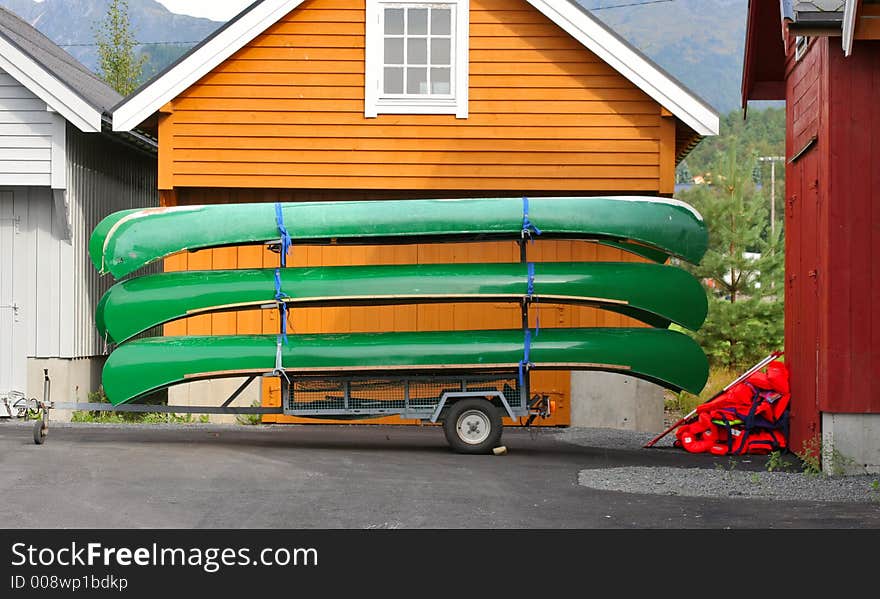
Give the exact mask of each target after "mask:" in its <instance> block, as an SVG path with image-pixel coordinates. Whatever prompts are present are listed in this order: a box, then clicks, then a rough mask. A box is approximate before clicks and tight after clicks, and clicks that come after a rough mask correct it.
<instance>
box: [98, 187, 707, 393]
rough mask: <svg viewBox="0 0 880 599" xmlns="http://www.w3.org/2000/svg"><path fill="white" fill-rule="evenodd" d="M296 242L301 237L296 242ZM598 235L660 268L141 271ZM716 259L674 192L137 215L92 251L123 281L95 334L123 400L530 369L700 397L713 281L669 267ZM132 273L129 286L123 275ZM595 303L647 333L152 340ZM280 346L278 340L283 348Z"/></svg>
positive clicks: (131, 213) (109, 230)
mask: <svg viewBox="0 0 880 599" xmlns="http://www.w3.org/2000/svg"><path fill="white" fill-rule="evenodd" d="M284 233H287V234H288V235H289V237H288V238H287V239H286V240H285V239H284V235H283V234H284ZM524 237H530V238H531V239H532V240H537V241H536V242H540V240H541V239H585V240H593V241H596V242H599V243H603V244H607V245H611V246H614V247H618V248H621V249H624V250H626V251H629V252H632V253H634V254H637V255H640V256H642V257H645V258H648V259H650V260H652V261H653V262H651V263H643V262H642V263H636V262H633V263H630V262H564V263H534V264H526V263H513V264H436V265H409V264H403V265H381V266H337V267H314V268H281V269H277V270H276V269H239V270H218V271H187V272H171V273H162V274H150V275H142V276H130V275H132V273H135V272H136V271H137V270H138V269H141V268H143V267H144V266H146V265H148V264H151V263H153V262H156V261H158V260H161V259H163V258H166V257H168V256H170V255H173V254H175V253H177V252H180V251H186V250H196V249H207V248H215V247H223V246H230V245H243V244H273V243H275V244H278V243H281V244H285V243H286V242H290V243H292V245H293V246H294V247H295V246H297V245H300V244H322V243H337V244H345V243H349V244H357V243H360V244H367V243H369V244H373V243H401V244H402V243H435V242H460V241H481V240H504V239H508V240H522V239H523V238H524ZM706 247H707V234H706V229H705V225H704V223H703V221H702V218H701V217H700V215H699V214H698V213H697V212H696V211H694V210H693V209H692V208H691V207H690V206H687V205H686V204H684V203H682V202H679V201H676V200H670V199H666V198H652V197H629V196H624V197H584V198H572V197H563V198H530V199H529V200H524V199H523V198H490V199H461V200H392V201H387V200H386V201H372V202H368V201H363V202H302V203H286V204H275V205H273V204H231V205H207V206H184V207H175V208H158V209H144V210H126V211H121V212H117V213H114V214H111V215H110V216H108V217H107V218H105V219H104V220H103V221H102V222H101V223H99V225H98V226H97V227H96V228H95V230H94V232H93V234H92V237H91V239H90V244H89V249H90V257H91V260H92V262H93V264H94V265H95V267H96V268H97V269H98V270H99V272H101V273H109V274H111V275H112V276H113V277H114V278H117V279H122V280H120V281H119V282H118V283H116V284H115V285H114V286H113V287H112V288H111V289H110V290H109V291H108V292H107V293H106V294H105V295H104V297H103V298H102V299H101V301H100V303H99V306H98V309H97V312H96V323H97V326H98V329H99V331H100V332H101V334H102V336H104V337H105V338H106V339H107V340H108V341H109V342H111V343H113V344H114V345H115V348H114V350H113V351H112V352H111V354H110V356H109V357H108V359H107V362H106V364H105V366H104V373H103V379H104V380H103V382H104V391H105V393H106V394H107V396H108V398H109V399H110V401H111V402H112V403H113V404H114V405H118V404H122V403H126V402H130V401H135V400H137V399H138V398H140V397H143V396H144V395H146V394H148V393H150V392H152V391H155V390H158V389H162V388H165V387H168V386H171V385H175V384H179V383H185V382H188V381H191V380H196V379H202V378H214V377H223V376H243V375H250V374H263V373H269V372H272V371H273V370H275V368H276V365H277V364H276V361H277V359H278V358H280V359H281V363H282V366H283V368H284V369H285V370H286V371H287V372H288V373H291V374H293V375H295V374H296V373H297V372H300V373H315V372H334V371H346V372H350V371H371V372H373V371H379V370H420V371H434V370H448V369H455V370H481V369H497V368H500V367H501V368H503V367H511V368H516V367H517V366H518V365H519V364H520V362H521V361H523V359H524V352H526V353H527V354H528V355H527V362H528V364H529V366H530V367H531V368H536V369H541V368H544V369H561V370H578V369H589V370H604V371H610V372H621V373H625V374H628V375H631V376H635V377H638V378H642V379H645V380H649V381H652V382H654V383H657V384H659V385H661V386H663V387H666V388H669V389H673V390H682V389H683V390H687V391H690V392H692V393H698V392H699V391H700V390H702V388H703V387H704V385H705V382H706V379H707V377H708V363H707V361H706V357H705V355H704V354H703V352H702V350H701V349H700V347H699V346H698V345H697V344H696V343H695V342H694V341H693V340H692V339H691V337H690V336H688V335H686V334H684V333H680V332H677V331H675V330H671V329H670V328H669V327H670V325H672V324H674V325H678V326H680V327H684V328H687V329H690V330H697V329H699V327H700V326H701V325H702V323H703V320H704V319H705V317H706V309H707V301H706V295H705V292H704V291H703V288H702V286H701V285H700V283H699V281H697V280H696V279H695V278H694V277H693V276H691V275H690V274H689V273H687V272H686V271H684V270H683V269H680V268H678V267H675V266H671V265H667V264H664V262H666V261H667V260H668V259H669V258H678V259H681V260H685V261H688V262H692V263H697V262H699V260H700V259H701V258H702V256H703V254H704V253H705V251H706ZM127 276H128V277H129V278H127V279H123V277H127ZM446 301H449V302H462V301H466V302H485V301H489V302H505V301H509V302H516V303H519V302H523V301H525V302H533V301H539V302H543V303H570V304H583V305H592V306H597V307H600V308H602V309H605V310H610V311H614V312H617V313H620V314H624V315H627V316H630V317H633V318H635V319H637V320H640V321H642V322H644V323H646V324H648V325H649V327H650V328H648V327H637V328H570V329H553V328H545V329H541V330H540V332H536V333H537V334H534V333H530V334H528V335H524V331H522V330H518V329H517V330H485V331H468V332H462V331H440V332H413V333H352V334H344V335H334V334H324V335H290V336H288V337H287V339H285V340H284V341H283V342H280V341H279V338H278V336H276V335H249V336H242V335H228V336H211V337H189V336H188V337H155V338H146V339H133V338H134V337H136V336H137V335H138V334H140V333H143V332H144V331H146V330H148V329H150V328H152V327H155V326H157V325H161V324H164V323H167V322H172V321H174V320H176V319H179V318H185V317H188V316H192V315H195V314H206V313H214V312H220V311H230V310H242V309H249V308H254V307H259V306H276V305H281V304H283V305H284V306H285V307H286V308H287V309H294V310H295V309H296V307H297V306H334V305H337V306H338V305H355V304H367V305H378V304H401V303H409V304H411V303H427V302H430V303H436V302H446ZM279 343H280V345H279Z"/></svg>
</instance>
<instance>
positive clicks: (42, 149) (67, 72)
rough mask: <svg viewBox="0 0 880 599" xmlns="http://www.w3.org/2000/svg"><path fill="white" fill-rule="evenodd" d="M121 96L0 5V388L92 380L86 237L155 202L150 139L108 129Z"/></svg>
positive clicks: (95, 286) (82, 386) (31, 393)
mask: <svg viewBox="0 0 880 599" xmlns="http://www.w3.org/2000/svg"><path fill="white" fill-rule="evenodd" d="M121 99H122V98H121V96H120V95H119V94H118V93H116V92H115V91H114V90H113V89H111V88H110V87H109V86H108V85H106V84H105V83H104V82H103V81H102V80H101V79H99V78H98V77H97V76H95V75H94V74H93V73H91V72H90V71H89V70H88V69H86V67H84V66H83V65H82V64H80V63H79V62H77V61H76V60H75V59H74V58H73V57H71V56H70V55H69V54H68V53H67V52H65V51H64V50H62V49H61V48H59V47H58V46H56V45H55V44H54V43H53V42H52V41H51V40H49V39H48V38H47V37H46V36H44V35H43V34H42V33H40V32H39V31H37V30H36V29H34V28H33V27H31V26H30V25H29V24H28V23H26V22H25V21H22V20H21V19H20V18H18V17H17V16H16V15H14V14H13V13H11V12H9V11H7V10H5V9H2V8H0V396H2V395H4V394H9V393H10V392H12V391H17V392H20V393H25V394H26V395H27V396H28V397H38V398H41V394H42V385H43V369H44V368H49V369H50V371H49V374H50V377H51V380H52V398H53V399H54V400H56V401H85V400H87V399H88V394H89V392H91V391H95V390H97V389H98V387H99V385H100V375H101V366H102V364H103V354H104V349H105V348H104V344H103V342H102V340H101V339H100V338H99V337H98V335H97V332H96V329H95V324H94V312H95V307H96V305H97V302H98V300H99V299H100V297H101V295H102V294H103V292H104V291H105V290H106V289H107V288H108V287H109V285H110V284H111V281H110V280H109V279H104V278H99V277H98V274H97V272H96V271H95V269H94V267H93V266H92V264H91V262H90V261H89V258H88V240H89V235H90V233H91V231H92V229H93V228H94V227H95V225H96V224H97V223H98V222H99V221H100V220H101V219H102V218H103V217H105V216H107V215H108V214H110V213H111V212H115V211H116V210H122V209H126V208H136V207H137V208H141V207H148V206H157V205H158V203H159V202H158V192H157V191H156V190H157V184H156V183H157V182H156V170H157V169H156V143H155V140H154V139H152V138H150V137H148V136H146V135H144V134H142V133H140V132H138V131H129V132H125V133H115V132H113V131H111V128H110V121H109V119H108V117H107V116H106V114H107V113H108V111H109V109H110V108H111V107H112V106H113V105H114V104H116V103H117V102H119V100H121Z"/></svg>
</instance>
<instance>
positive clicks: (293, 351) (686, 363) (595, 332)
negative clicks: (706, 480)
mask: <svg viewBox="0 0 880 599" xmlns="http://www.w3.org/2000/svg"><path fill="white" fill-rule="evenodd" d="M524 341H525V336H524V334H523V331H521V330H487V331H440V332H418V333H351V334H346V335H291V336H289V337H288V343H287V344H284V343H283V342H280V341H279V339H278V336H277V335H225V336H211V337H150V338H145V339H137V340H134V341H131V342H129V343H127V344H124V345H121V346H120V347H118V348H117V349H116V350H115V351H113V353H111V354H110V356H109V357H108V358H107V362H106V363H105V365H104V372H103V383H104V391H105V392H106V394H107V397H108V399H109V400H110V402H111V403H112V404H113V405H119V404H123V403H126V402H129V401H132V400H135V399H137V398H139V397H141V396H143V395H145V394H147V393H150V392H151V391H155V390H158V389H162V388H165V387H168V386H171V385H175V384H179V383H185V382H189V381H192V380H197V379H200V378H220V377H230V376H248V375H251V374H265V373H271V372H272V371H273V369H274V367H275V359H276V347H280V348H281V360H282V365H283V367H284V369H285V370H286V371H287V374H288V376H296V374H297V373H301V374H304V373H309V374H314V373H318V372H322V373H325V372H326V373H330V374H331V375H332V374H341V373H351V372H352V371H359V372H376V371H382V370H395V371H400V370H410V371H414V370H418V371H446V372H449V371H450V370H455V371H458V370H488V369H493V370H496V369H499V368H507V367H510V368H517V366H518V365H519V362H520V361H521V360H523V359H524V347H525V343H524ZM279 343H280V345H279ZM529 362H530V364H531V365H532V368H535V369H553V370H603V371H608V372H618V373H623V374H626V375H629V376H633V377H637V378H641V379H645V380H649V381H651V382H654V383H656V384H658V385H661V386H663V387H665V388H668V389H672V390H675V391H679V390H682V389H683V390H686V391H689V392H691V393H694V394H697V393H699V392H700V391H701V390H702V389H703V387H704V386H705V384H706V379H707V378H708V375H709V365H708V362H707V360H706V356H705V354H704V353H703V351H702V349H700V346H699V345H697V343H696V342H694V341H693V340H692V339H691V338H690V337H689V336H688V335H685V334H684V333H679V332H677V331H672V330H668V329H651V328H585V329H584V328H575V329H541V331H540V332H539V333H538V334H537V335H536V334H534V332H532V333H531V342H530V344H529Z"/></svg>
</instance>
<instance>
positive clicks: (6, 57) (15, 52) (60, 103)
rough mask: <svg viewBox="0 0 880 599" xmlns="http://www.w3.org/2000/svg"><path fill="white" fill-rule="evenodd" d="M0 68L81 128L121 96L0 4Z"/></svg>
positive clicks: (97, 125)
mask: <svg viewBox="0 0 880 599" xmlns="http://www.w3.org/2000/svg"><path fill="white" fill-rule="evenodd" d="M0 68H3V70H5V71H6V72H8V73H9V74H10V75H12V76H13V77H14V78H15V79H16V80H18V81H19V83H21V84H22V85H24V86H25V87H27V88H28V89H29V90H30V91H31V92H33V93H34V94H35V95H36V96H37V97H39V98H40V99H41V100H43V101H44V102H46V104H47V105H48V106H49V107H50V108H52V109H53V110H55V111H56V112H58V113H59V114H61V115H62V116H63V117H64V118H66V119H67V120H68V121H70V122H71V123H73V124H74V125H75V126H76V127H77V128H79V129H80V130H81V131H88V132H98V131H101V116H102V114H103V113H104V112H105V111H107V110H109V109H110V108H111V107H113V105H115V104H116V103H118V102H119V100H120V99H122V96H121V95H119V94H118V93H116V91H115V90H114V89H113V88H111V87H110V86H109V85H107V84H106V83H104V82H103V81H102V80H101V79H100V78H98V76H97V75H95V74H94V73H92V72H91V71H89V70H88V69H87V68H86V67H85V66H83V65H82V64H81V63H80V62H79V61H77V60H76V59H75V58H73V57H72V56H71V55H70V54H68V53H67V52H65V51H64V50H62V49H61V48H59V47H58V46H57V45H56V44H55V43H54V42H53V41H52V40H50V39H49V38H48V37H46V36H45V35H43V34H42V33H40V32H39V31H38V30H37V29H35V28H34V27H32V26H31V25H30V24H28V23H27V22H26V21H24V20H22V19H21V18H19V17H18V16H16V15H15V14H13V13H12V12H10V11H8V10H6V9H5V8H2V7H0Z"/></svg>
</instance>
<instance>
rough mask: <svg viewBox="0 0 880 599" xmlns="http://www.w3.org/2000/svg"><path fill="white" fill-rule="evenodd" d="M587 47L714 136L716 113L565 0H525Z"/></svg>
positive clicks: (700, 130) (692, 124)
mask: <svg viewBox="0 0 880 599" xmlns="http://www.w3.org/2000/svg"><path fill="white" fill-rule="evenodd" d="M528 3H529V4H531V5H532V6H534V7H535V8H537V9H538V10H539V11H541V12H542V13H543V14H544V15H545V16H546V17H547V18H549V19H550V20H551V21H553V22H554V23H556V24H557V25H559V27H561V28H562V29H563V30H565V32H566V33H568V34H569V35H570V36H572V37H573V38H575V39H576V40H577V41H579V42H580V43H581V44H583V45H584V46H585V47H586V48H587V49H589V50H590V51H591V52H593V53H594V54H596V55H597V56H598V57H599V58H601V59H602V60H604V61H605V62H606V63H608V64H609V65H610V66H611V67H613V68H614V69H615V70H616V71H618V72H619V73H620V74H621V75H623V76H624V77H626V78H627V79H629V80H630V81H632V82H633V83H634V84H635V85H636V86H638V87H639V88H640V89H641V90H642V91H644V92H645V93H646V94H648V95H649V96H651V97H652V98H653V99H654V100H656V101H657V102H658V103H659V104H660V105H661V106H663V107H664V108H666V109H667V110H668V111H670V112H671V113H672V114H674V115H675V116H676V117H678V118H679V119H681V120H682V121H683V122H684V123H686V124H687V125H688V126H689V127H690V128H691V129H693V130H694V131H696V132H697V133H698V134H700V135H718V131H719V119H718V114H717V113H716V112H715V111H714V110H712V109H711V108H709V107H708V106H706V105H705V104H703V102H701V101H700V100H698V99H697V98H696V97H694V96H693V95H692V94H691V93H690V92H689V91H687V90H686V89H684V88H683V87H682V86H681V85H680V84H679V83H677V82H676V81H674V80H672V79H670V77H669V76H668V75H666V74H665V73H663V72H662V71H661V70H659V69H658V68H657V67H656V66H654V65H653V64H651V62H650V61H648V60H645V58H644V57H643V56H642V55H641V54H639V53H638V52H637V51H635V50H634V49H633V48H632V47H630V46H629V45H628V44H626V43H624V42H622V41H621V40H620V39H619V38H618V37H617V36H616V35H614V34H612V33H611V32H609V31H608V30H607V29H606V28H605V27H604V26H603V25H602V24H601V23H600V22H598V21H597V20H596V19H595V18H593V17H592V16H590V15H589V14H588V13H587V12H585V11H583V10H580V9H579V8H577V7H576V6H573V5H572V4H571V2H569V1H568V0H528Z"/></svg>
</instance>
